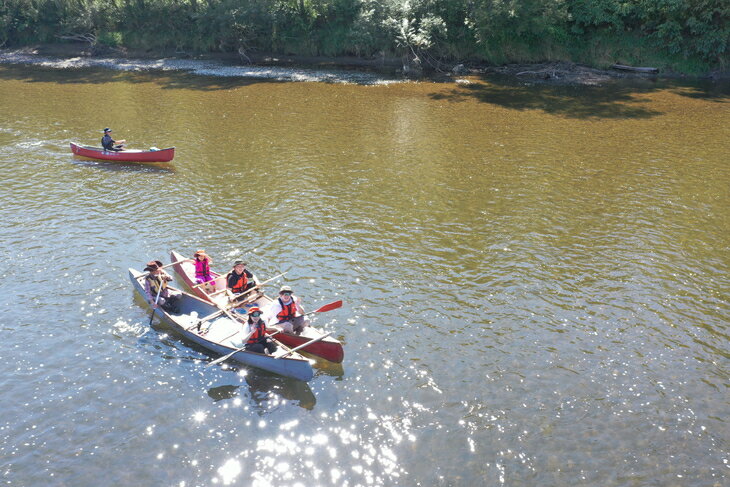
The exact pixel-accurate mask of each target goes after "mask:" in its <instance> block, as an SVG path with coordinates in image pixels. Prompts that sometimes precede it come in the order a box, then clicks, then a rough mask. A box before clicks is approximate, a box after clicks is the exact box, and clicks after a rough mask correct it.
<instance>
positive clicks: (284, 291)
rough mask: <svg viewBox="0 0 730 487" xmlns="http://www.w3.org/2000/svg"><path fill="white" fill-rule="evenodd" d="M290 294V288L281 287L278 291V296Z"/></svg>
mask: <svg viewBox="0 0 730 487" xmlns="http://www.w3.org/2000/svg"><path fill="white" fill-rule="evenodd" d="M290 292H293V291H292V290H291V287H289V286H281V289H279V294H281V293H290Z"/></svg>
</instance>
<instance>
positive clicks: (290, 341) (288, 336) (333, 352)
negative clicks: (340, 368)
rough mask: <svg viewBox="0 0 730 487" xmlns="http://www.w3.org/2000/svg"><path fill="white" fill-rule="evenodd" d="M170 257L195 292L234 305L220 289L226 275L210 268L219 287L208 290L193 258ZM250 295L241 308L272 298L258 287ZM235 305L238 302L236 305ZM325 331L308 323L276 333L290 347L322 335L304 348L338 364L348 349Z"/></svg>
mask: <svg viewBox="0 0 730 487" xmlns="http://www.w3.org/2000/svg"><path fill="white" fill-rule="evenodd" d="M170 261H171V262H172V263H173V264H174V265H173V269H175V272H176V273H177V275H178V276H180V279H182V280H183V282H184V283H185V284H186V285H187V286H189V287H190V288H192V290H193V291H194V292H195V294H196V295H197V296H199V297H200V298H201V299H204V300H206V301H208V302H210V303H213V304H215V305H216V306H217V307H218V308H219V309H227V308H230V307H231V306H232V303H231V301H230V297H229V295H228V294H227V293H225V292H223V293H219V292H218V291H221V290H223V289H225V288H226V280H225V276H224V275H221V274H218V273H215V272H213V271H211V276H214V277H215V289H216V291H213V292H211V293H210V294H209V293H208V292H207V290H206V286H197V287H195V286H196V283H195V264H194V263H193V262H192V261H191V260H189V259H186V258H185V257H184V256H183V255H181V254H179V253H178V252H175V251H174V250H173V251H172V252H170ZM248 296H250V297H248V298H244V299H243V304H242V305H239V306H238V307H239V308H242V310H245V309H246V308H249V307H251V306H252V305H254V304H256V306H258V307H259V308H261V309H263V308H264V307H265V306H268V305H269V304H270V303H271V302H272V301H273V300H272V299H271V298H270V297H268V296H266V295H265V294H263V293H262V292H260V290H258V289H257V290H256V291H252V292H251V293H250V294H249V295H248ZM234 307H236V306H235V305H234ZM244 312H245V311H244ZM267 331H268V332H269V334H271V333H274V332H276V331H279V330H278V329H276V328H268V329H267ZM322 335H324V333H323V332H322V331H320V330H319V329H317V328H314V327H312V326H308V327H306V328H304V331H303V332H302V334H301V335H295V334H293V333H284V332H279V333H278V334H277V335H276V339H277V340H278V341H280V342H281V343H283V344H284V345H287V346H289V347H298V346H300V345H302V344H304V343H306V342H308V341H310V340H313V339H316V338H320V341H318V342H315V343H312V344H311V345H309V346H308V347H307V348H305V349H303V350H302V351H303V352H306V353H308V354H311V355H316V356H317V357H321V358H323V359H325V360H329V361H330V362H335V363H338V364H339V363H342V361H343V360H344V358H345V351H344V349H343V348H342V342H340V341H339V340H337V339H335V338H332V337H331V336H326V337H324V338H321V337H322Z"/></svg>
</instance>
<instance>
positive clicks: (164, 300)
mask: <svg viewBox="0 0 730 487" xmlns="http://www.w3.org/2000/svg"><path fill="white" fill-rule="evenodd" d="M144 270H145V272H148V274H147V275H146V276H145V278H144V292H145V297H146V298H147V301H148V302H149V303H150V306H152V309H156V308H158V307H162V309H164V310H165V311H167V312H168V313H179V308H180V298H181V297H182V296H181V295H180V294H179V293H178V292H177V291H174V290H172V289H170V288H169V287H168V285H167V283H168V282H170V281H172V277H171V276H170V274H168V273H167V272H165V269H163V268H162V262H160V261H159V260H153V261H150V262H148V263H147V267H145V268H144ZM158 296H159V297H158Z"/></svg>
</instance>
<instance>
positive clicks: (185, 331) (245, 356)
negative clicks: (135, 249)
mask: <svg viewBox="0 0 730 487" xmlns="http://www.w3.org/2000/svg"><path fill="white" fill-rule="evenodd" d="M145 275H146V274H144V273H142V272H139V271H137V270H135V269H129V279H130V280H131V281H132V284H133V285H134V289H135V290H136V291H137V292H138V293H139V294H140V295H141V296H142V297H143V298H144V297H145V292H144V276H145ZM170 289H173V290H174V288H172V287H171V288H170ZM145 302H147V299H145ZM154 313H155V314H156V315H157V317H158V318H160V319H162V320H164V321H165V322H166V323H167V324H169V325H170V326H171V327H172V328H173V329H174V330H175V331H176V332H177V333H179V334H180V335H182V336H183V337H184V338H187V339H188V340H190V341H191V342H194V343H197V344H198V345H200V346H201V347H203V348H205V349H206V350H209V351H211V352H213V353H216V354H220V355H227V354H230V353H231V352H234V351H236V349H237V348H239V347H240V346H241V343H240V342H241V340H242V339H243V338H245V335H243V327H242V323H241V322H240V321H238V320H233V319H231V318H229V317H228V316H226V315H225V314H222V313H220V310H219V308H218V307H217V306H215V305H213V304H211V303H209V302H208V301H204V300H202V299H200V298H198V297H197V296H193V295H192V294H188V293H185V292H182V298H181V299H180V313H177V314H171V313H168V312H167V311H165V310H164V309H162V307H158V308H157V309H155V310H154ZM208 316H212V317H211V318H210V319H208V320H205V318H206V317H208ZM201 319H203V320H202V321H201ZM198 324H200V327H198ZM277 347H278V348H277V350H276V352H274V354H273V355H266V354H264V353H255V352H248V351H245V350H241V351H238V352H235V353H234V354H233V355H232V356H231V357H230V360H234V361H236V362H238V363H241V364H244V365H249V366H252V367H258V368H259V369H263V370H267V371H269V372H273V373H275V374H279V375H283V376H285V377H292V378H294V379H298V380H302V381H305V382H306V381H310V380H312V377H314V370H313V369H312V364H311V363H310V362H309V360H308V359H306V358H305V357H303V356H301V355H300V354H298V353H297V352H290V350H289V349H288V348H287V347H285V346H282V344H281V343H277Z"/></svg>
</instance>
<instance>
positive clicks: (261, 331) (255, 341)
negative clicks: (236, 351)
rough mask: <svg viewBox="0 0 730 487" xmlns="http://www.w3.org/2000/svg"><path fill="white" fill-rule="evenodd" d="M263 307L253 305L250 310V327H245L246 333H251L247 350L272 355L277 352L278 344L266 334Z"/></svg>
mask: <svg viewBox="0 0 730 487" xmlns="http://www.w3.org/2000/svg"><path fill="white" fill-rule="evenodd" d="M261 314H262V313H261V309H260V308H259V307H258V306H255V305H254V306H251V307H250V308H249V310H248V321H247V323H248V329H246V327H244V332H245V333H246V334H248V333H251V332H253V333H251V336H250V337H249V339H248V341H247V342H246V345H245V347H246V350H247V351H249V352H256V353H267V352H268V354H269V355H271V354H272V353H274V352H276V344H275V343H274V341H273V340H272V339H271V338H269V337H268V336H267V335H266V322H265V321H264V320H262V319H261Z"/></svg>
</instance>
